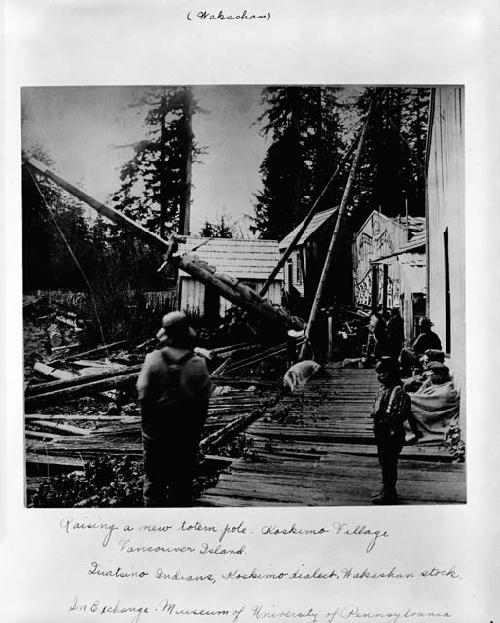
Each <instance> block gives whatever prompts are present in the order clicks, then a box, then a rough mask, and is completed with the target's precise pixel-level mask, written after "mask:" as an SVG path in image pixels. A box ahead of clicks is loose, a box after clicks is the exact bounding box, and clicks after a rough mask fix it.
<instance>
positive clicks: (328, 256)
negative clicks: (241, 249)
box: [299, 100, 373, 359]
mask: <svg viewBox="0 0 500 623" xmlns="http://www.w3.org/2000/svg"><path fill="white" fill-rule="evenodd" d="M372 109H373V100H372V103H371V104H370V108H369V109H368V113H367V116H366V121H365V124H364V126H363V129H362V131H361V134H360V136H359V140H358V145H357V148H356V153H355V154H354V159H353V161H352V164H351V170H350V171H349V177H348V178H347V183H346V185H345V188H344V194H343V195H342V201H341V202H340V207H339V210H338V213H337V222H336V223H335V229H334V230H333V235H332V239H331V240H330V245H329V247H328V251H327V253H326V258H325V263H324V265H323V270H322V272H321V277H320V279H319V283H318V288H317V290H316V295H315V297H314V301H313V304H312V307H311V312H310V314H309V320H308V321H307V326H306V330H305V338H306V339H305V342H304V344H303V345H302V348H301V350H300V357H299V358H300V359H303V358H304V357H305V354H306V352H307V350H308V342H309V339H310V336H311V329H312V326H313V324H314V321H315V320H316V315H317V313H318V309H319V304H320V301H321V297H322V295H323V291H324V289H325V285H326V279H327V277H328V273H329V271H330V266H331V265H332V261H333V256H334V251H335V248H336V246H337V241H338V238H339V232H340V227H341V224H342V220H343V218H344V215H345V211H346V209H347V203H348V201H349V197H350V195H351V188H352V184H353V182H354V178H355V177H356V173H357V170H358V165H359V159H360V156H361V151H362V149H363V143H364V141H365V137H366V132H367V130H368V125H369V123H370V117H371V112H372Z"/></svg>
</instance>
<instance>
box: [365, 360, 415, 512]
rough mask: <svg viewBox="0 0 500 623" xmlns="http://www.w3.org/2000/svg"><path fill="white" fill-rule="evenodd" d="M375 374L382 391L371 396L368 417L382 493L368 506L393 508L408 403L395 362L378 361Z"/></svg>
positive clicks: (396, 498)
mask: <svg viewBox="0 0 500 623" xmlns="http://www.w3.org/2000/svg"><path fill="white" fill-rule="evenodd" d="M375 371H376V373H377V376H378V380H379V382H380V383H381V385H382V387H381V388H380V389H379V390H378V392H377V394H376V396H375V402H374V404H373V409H372V414H371V415H372V417H373V430H374V434H375V442H376V444H377V452H378V461H379V464H380V467H381V469H382V491H381V492H379V493H377V494H376V495H375V496H374V497H373V498H372V503H373V504H397V503H398V495H397V493H396V482H397V479H398V458H399V455H400V453H401V450H402V448H403V445H404V441H405V429H404V423H405V420H407V419H408V417H409V415H410V414H411V402H410V398H409V396H408V394H406V392H405V391H403V388H402V387H401V378H400V375H399V367H398V362H397V361H396V360H395V359H393V358H392V357H382V358H381V359H380V361H379V362H378V363H377V365H376V366H375Z"/></svg>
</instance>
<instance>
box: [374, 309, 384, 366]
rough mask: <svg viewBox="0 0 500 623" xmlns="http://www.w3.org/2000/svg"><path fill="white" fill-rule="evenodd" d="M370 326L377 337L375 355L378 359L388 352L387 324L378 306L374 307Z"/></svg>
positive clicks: (375, 337)
mask: <svg viewBox="0 0 500 623" xmlns="http://www.w3.org/2000/svg"><path fill="white" fill-rule="evenodd" d="M370 326H371V330H372V333H373V337H374V339H375V349H374V353H373V354H374V356H375V359H376V360H377V361H378V360H379V359H380V358H381V357H383V356H384V355H386V354H387V325H386V322H385V320H384V318H383V317H382V314H381V313H380V310H379V309H378V308H373V309H372V315H371V317H370Z"/></svg>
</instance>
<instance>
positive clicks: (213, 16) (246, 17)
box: [186, 9, 271, 22]
mask: <svg viewBox="0 0 500 623" xmlns="http://www.w3.org/2000/svg"><path fill="white" fill-rule="evenodd" d="M186 19H187V20H188V21H190V22H191V21H193V20H198V21H202V22H203V21H207V20H217V21H230V22H232V21H240V22H241V21H269V20H270V19H271V13H270V12H269V11H268V12H267V13H262V14H258V13H249V12H248V11H247V10H246V9H245V10H244V11H242V12H241V13H234V14H232V13H224V11H219V12H218V13H209V12H208V11H198V13H195V14H193V13H191V11H189V12H188V14H187V16H186Z"/></svg>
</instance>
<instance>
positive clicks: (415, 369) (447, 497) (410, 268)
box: [21, 85, 466, 508]
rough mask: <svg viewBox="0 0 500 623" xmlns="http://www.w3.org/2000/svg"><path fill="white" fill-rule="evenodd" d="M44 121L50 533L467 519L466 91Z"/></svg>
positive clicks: (39, 221)
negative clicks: (207, 512)
mask: <svg viewBox="0 0 500 623" xmlns="http://www.w3.org/2000/svg"><path fill="white" fill-rule="evenodd" d="M21 106H22V111H21V118H22V226H23V230H22V231H23V330H24V331H23V336H24V418H25V456H24V460H25V485H26V492H25V493H26V494H25V500H26V505H27V506H28V507H37V508H40V507H45V508H55V507H89V508H90V507H94V508H104V507H141V506H145V507H191V506H198V507H200V506H203V507H217V506H218V507H220V506H222V507H230V506H257V507H259V506H284V505H287V506H290V505H292V506H363V505H371V504H375V505H396V504H402V505H417V504H457V503H465V502H466V463H465V252H464V238H465V235H464V127H463V118H464V89H463V87H461V86H433V87H428V86H404V85H400V86H387V87H379V86H377V87H373V86H330V85H321V86H257V85H241V86H238V85H235V86H213V85H212V86H151V87H146V86H140V87H139V86H138V87H133V86H123V87H119V86H113V87H102V86H99V87H97V86H96V87H92V86H82V87H25V88H23V89H22V91H21Z"/></svg>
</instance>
